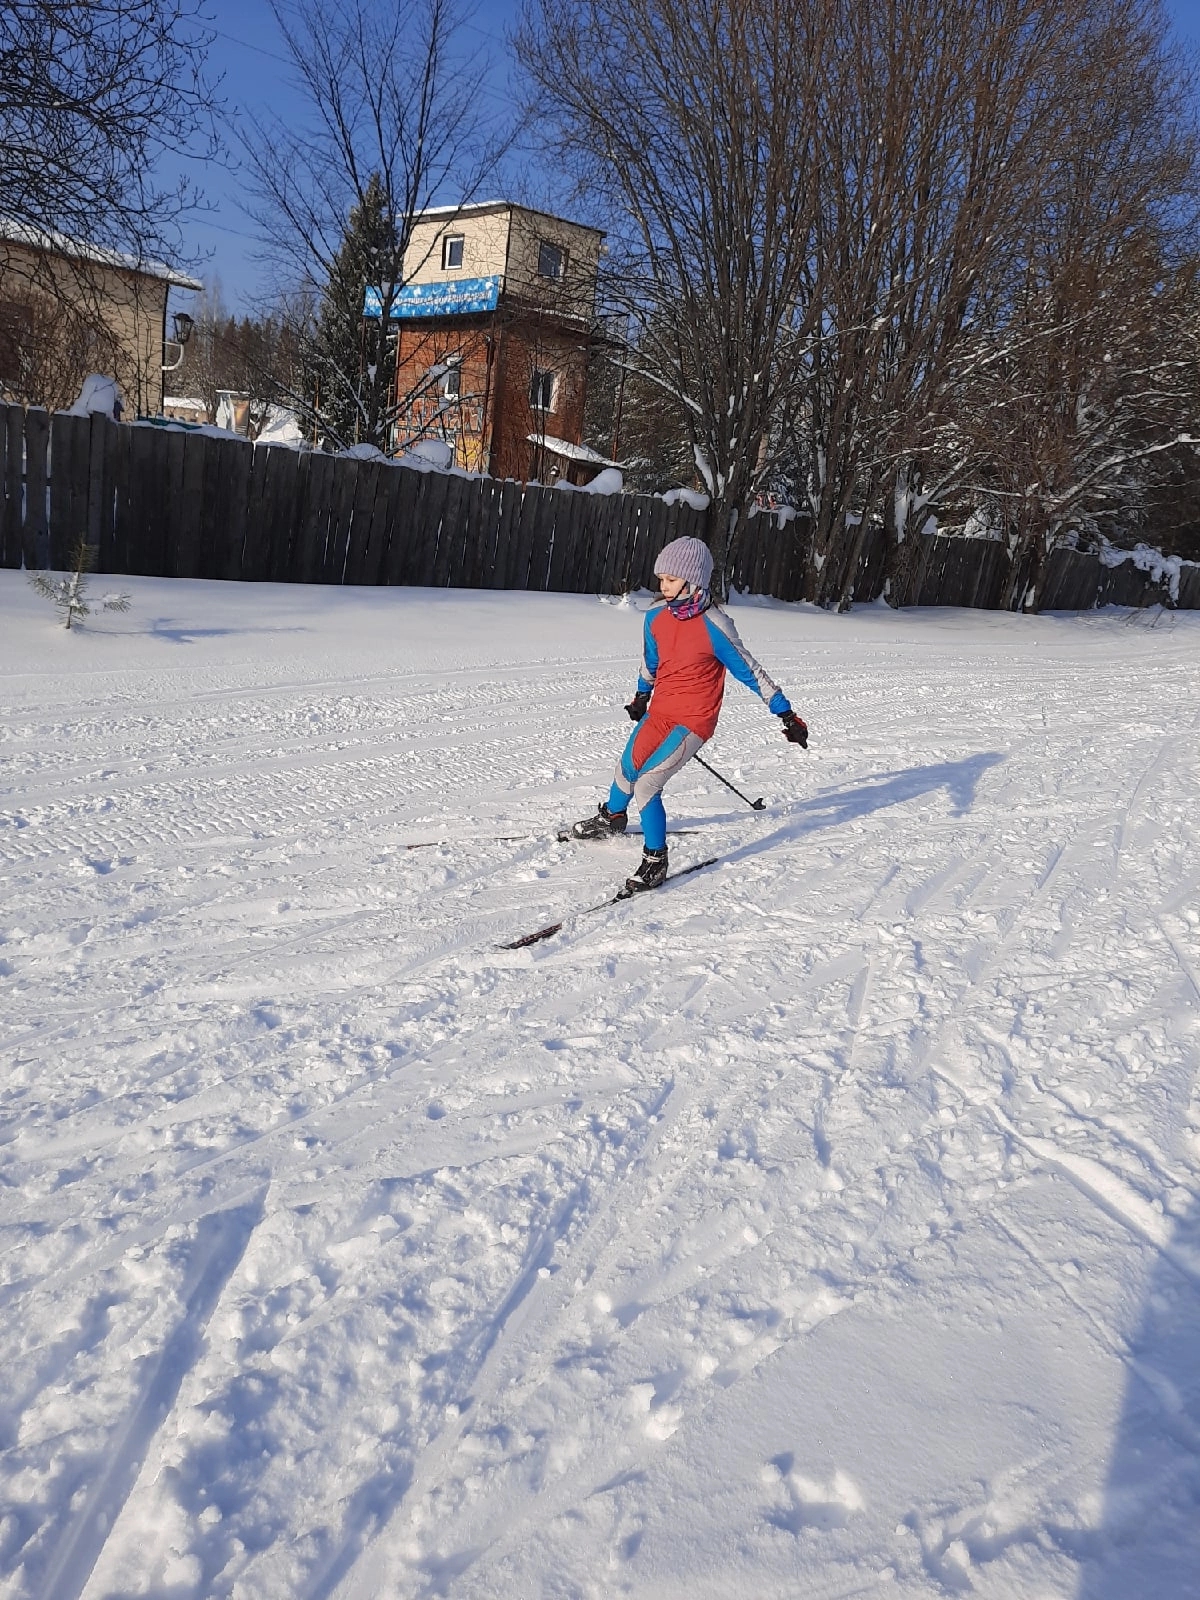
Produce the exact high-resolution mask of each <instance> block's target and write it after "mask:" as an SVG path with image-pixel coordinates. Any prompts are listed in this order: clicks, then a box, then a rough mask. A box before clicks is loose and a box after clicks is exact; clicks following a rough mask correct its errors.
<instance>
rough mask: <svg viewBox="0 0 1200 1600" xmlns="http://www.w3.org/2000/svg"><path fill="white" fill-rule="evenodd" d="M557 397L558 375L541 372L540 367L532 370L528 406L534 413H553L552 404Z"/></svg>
mask: <svg viewBox="0 0 1200 1600" xmlns="http://www.w3.org/2000/svg"><path fill="white" fill-rule="evenodd" d="M557 395H558V374H557V373H554V372H543V371H542V370H541V368H540V367H534V369H533V381H532V382H531V383H530V385H529V404H530V406H531V407H532V409H533V410H534V411H553V410H554V402H555V400H556V398H557Z"/></svg>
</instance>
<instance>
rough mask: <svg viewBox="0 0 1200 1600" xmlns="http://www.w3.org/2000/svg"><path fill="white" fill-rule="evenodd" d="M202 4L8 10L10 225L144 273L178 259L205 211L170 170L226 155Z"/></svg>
mask: <svg viewBox="0 0 1200 1600" xmlns="http://www.w3.org/2000/svg"><path fill="white" fill-rule="evenodd" d="M209 39H210V35H209V33H208V32H207V30H206V28H205V25H204V15H203V0H5V3H4V5H3V6H2V7H0V142H2V144H3V148H4V157H3V160H2V161H0V224H3V225H4V226H6V227H8V228H10V229H16V230H17V231H18V234H19V235H20V236H22V237H28V236H29V235H30V234H39V235H44V234H60V235H65V236H66V237H68V238H70V239H75V240H87V241H89V242H91V243H93V244H100V245H105V246H108V247H109V248H111V249H115V250H120V251H123V252H125V253H127V254H129V255H132V256H133V257H134V258H135V259H136V260H142V259H146V258H149V257H153V256H155V255H160V254H171V253H174V252H176V251H177V249H178V245H179V221H180V218H181V216H183V215H184V214H185V213H186V211H187V210H188V209H189V208H190V207H191V206H193V205H194V204H195V201H196V195H195V193H194V192H193V191H192V189H191V187H190V186H189V185H188V183H187V182H186V181H181V182H179V183H177V184H174V185H171V184H166V183H164V182H163V181H162V180H161V177H160V171H161V166H160V163H161V158H162V157H163V155H164V154H166V153H168V152H175V153H181V152H185V151H186V152H187V154H188V155H189V156H191V157H193V158H199V159H201V160H203V159H206V158H210V157H211V156H213V155H214V154H215V153H216V150H217V138H216V133H215V128H214V123H213V115H212V113H213V89H212V86H211V85H210V83H209V82H208V81H207V80H206V78H205V72H204V61H205V54H206V50H207V46H208V43H209Z"/></svg>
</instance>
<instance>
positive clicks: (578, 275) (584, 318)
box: [365, 201, 606, 482]
mask: <svg viewBox="0 0 1200 1600" xmlns="http://www.w3.org/2000/svg"><path fill="white" fill-rule="evenodd" d="M603 237H604V236H603V234H602V233H600V232H599V231H598V230H597V229H595V228H588V227H584V226H583V225H582V224H580V223H576V222H568V221H567V220H565V219H564V218H562V217H554V216H549V215H547V214H546V213H544V212H540V211H532V210H529V209H528V208H526V207H524V206H517V205H513V204H511V203H509V202H508V201H488V202H485V203H482V204H478V205H468V206H455V207H449V206H448V207H445V208H441V209H437V210H431V211H426V212H423V213H422V214H421V215H420V217H418V218H417V220H416V222H415V224H414V227H413V232H412V240H411V243H410V244H409V247H408V250H407V252H406V254H405V258H404V280H405V281H404V287H403V288H402V289H400V290H399V291H398V292H397V294H396V296H395V298H394V302H393V305H392V310H391V318H392V320H393V323H394V327H395V339H396V403H397V423H396V430H395V441H394V443H395V447H396V448H397V449H398V450H400V449H404V448H405V447H407V446H408V445H410V444H413V443H415V442H417V441H418V440H420V439H423V438H440V439H445V440H446V441H447V442H449V443H451V444H452V445H453V447H454V453H455V460H456V462H457V463H458V465H459V466H462V467H465V468H467V469H468V470H470V471H474V472H480V471H482V472H486V473H488V474H490V475H491V476H493V477H499V478H519V479H522V480H527V479H530V478H538V479H541V480H543V481H546V482H549V481H552V480H553V479H555V478H557V477H559V476H561V477H563V478H567V479H568V480H569V481H571V482H582V481H586V480H587V479H589V478H591V477H593V476H594V475H595V473H596V471H598V470H599V468H600V466H602V465H605V464H606V463H604V462H603V461H602V459H601V458H599V457H595V458H594V459H592V452H588V451H583V452H580V450H579V447H580V446H581V442H582V438H583V414H584V400H585V398H586V389H587V359H588V346H589V341H590V339H591V332H592V323H593V318H594V315H595V304H596V273H597V268H598V265H599V259H600V249H601V241H602V239H603ZM380 310H381V305H380V296H379V295H378V294H373V292H372V291H370V290H368V293H367V302H366V307H365V313H366V315H368V316H371V315H374V316H376V317H378V316H379V315H380Z"/></svg>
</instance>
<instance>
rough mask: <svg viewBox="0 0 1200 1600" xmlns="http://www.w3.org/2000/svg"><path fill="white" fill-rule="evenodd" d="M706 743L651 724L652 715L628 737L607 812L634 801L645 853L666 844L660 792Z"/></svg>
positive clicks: (685, 732)
mask: <svg viewBox="0 0 1200 1600" xmlns="http://www.w3.org/2000/svg"><path fill="white" fill-rule="evenodd" d="M706 743H707V740H705V739H702V738H701V737H700V735H699V734H698V733H693V732H692V731H691V729H690V728H685V727H684V726H683V725H682V724H681V723H675V724H674V725H672V724H669V723H662V722H657V723H656V721H655V718H654V713H653V712H651V713H650V715H649V716H646V717H643V718H642V720H641V721H640V722H639V723H638V725H637V727H636V728H635V729H634V730H633V732H632V733H631V734H630V735H629V743H628V744H627V745H626V746H625V749H624V750H623V751H622V753H621V759H620V761H619V762H618V763H617V770H616V773H615V774H614V775H613V784H612V788H611V789H610V790H609V795H608V809H609V810H610V811H625V810H627V809H628V806H629V802H630V800H636V801H637V807H638V811H639V812H640V813H641V818H642V838H643V840H644V842H645V846H646V849H647V850H661V849H662V848H663V847H664V846H665V844H666V842H667V813H666V811H665V809H664V808H663V803H662V790H663V785H664V784H665V783H666V781H667V779H668V778H673V777H674V776H675V774H676V773H677V772H678V771H679V769H680V767H683V766H686V765H687V763H688V762H689V761H690V760H691V759H692V757H693V756H694V755H695V754H696V751H697V750H701V749H703V747H704V745H705V744H706Z"/></svg>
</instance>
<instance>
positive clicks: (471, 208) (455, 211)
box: [416, 200, 604, 238]
mask: <svg viewBox="0 0 1200 1600" xmlns="http://www.w3.org/2000/svg"><path fill="white" fill-rule="evenodd" d="M486 211H523V212H525V214H526V215H527V216H530V217H547V218H549V220H550V221H551V222H567V223H569V224H570V225H571V227H572V228H582V229H583V231H584V232H585V233H594V234H596V235H597V236H598V237H600V238H603V237H604V229H603V228H593V227H592V225H591V224H590V223H588V222H575V221H574V220H573V219H572V218H570V217H563V216H560V215H559V214H558V213H557V212H555V211H542V210H540V209H539V208H538V207H537V206H523V205H521V203H520V202H519V201H517V200H473V201H471V202H470V203H469V204H467V205H458V206H428V207H427V208H426V209H425V210H424V211H419V212H418V213H417V217H416V220H417V221H426V220H434V219H438V218H442V217H471V216H478V215H479V214H480V213H481V212H486Z"/></svg>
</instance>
